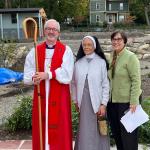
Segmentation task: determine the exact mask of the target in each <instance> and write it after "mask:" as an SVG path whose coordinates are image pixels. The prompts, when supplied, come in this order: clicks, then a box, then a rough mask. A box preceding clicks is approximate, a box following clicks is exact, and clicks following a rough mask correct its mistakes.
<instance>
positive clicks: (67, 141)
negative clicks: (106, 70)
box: [32, 42, 72, 150]
mask: <svg viewBox="0 0 150 150" xmlns="http://www.w3.org/2000/svg"><path fill="white" fill-rule="evenodd" d="M65 49H66V47H65V45H63V44H62V43H61V42H57V43H56V46H55V50H54V54H53V57H52V62H51V68H50V70H51V72H52V79H51V80H50V91H49V99H48V142H49V144H50V150H72V126H71V103H70V102H71V100H70V90H69V85H68V84H61V83H59V82H58V81H57V80H56V79H55V77H56V74H55V70H56V69H57V68H59V67H61V64H62V59H63V55H64V52H65ZM45 51H46V43H45V42H44V43H42V44H40V45H38V46H37V52H38V56H37V57H38V65H39V72H44V62H45ZM40 97H41V112H42V137H43V138H42V139H43V150H45V121H46V118H45V117H46V114H45V113H46V94H45V81H42V82H41V83H40ZM38 114H39V113H38V97H37V87H36V86H35V87H34V97H33V106H32V146H33V147H32V149H33V150H40V134H39V116H38Z"/></svg>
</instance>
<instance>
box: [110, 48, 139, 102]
mask: <svg viewBox="0 0 150 150" xmlns="http://www.w3.org/2000/svg"><path fill="white" fill-rule="evenodd" d="M112 56H113V54H112V55H111V56H110V67H109V71H108V76H109V79H110V87H111V88H110V91H111V94H110V95H111V99H112V102H113V103H128V102H129V103H130V104H139V96H140V94H141V73H140V63H139V60H138V58H137V57H136V55H135V54H134V53H132V52H131V51H129V50H127V49H126V48H124V49H123V50H122V51H121V52H120V53H119V54H118V56H117V59H116V67H115V75H114V78H113V79H112V76H111V73H112V67H111V61H112Z"/></svg>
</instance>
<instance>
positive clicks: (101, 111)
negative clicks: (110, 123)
mask: <svg viewBox="0 0 150 150" xmlns="http://www.w3.org/2000/svg"><path fill="white" fill-rule="evenodd" d="M97 114H98V115H99V116H105V114H106V106H105V105H100V107H99V110H98V113H97Z"/></svg>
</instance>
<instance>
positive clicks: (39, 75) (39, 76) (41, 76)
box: [33, 72, 48, 85]
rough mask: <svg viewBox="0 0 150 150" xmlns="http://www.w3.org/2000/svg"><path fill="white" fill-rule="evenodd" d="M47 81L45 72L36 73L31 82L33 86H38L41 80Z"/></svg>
mask: <svg viewBox="0 0 150 150" xmlns="http://www.w3.org/2000/svg"><path fill="white" fill-rule="evenodd" d="M46 79H48V73H46V72H36V73H35V75H34V76H33V82H34V84H35V85H37V84H39V83H40V82H41V81H42V80H46Z"/></svg>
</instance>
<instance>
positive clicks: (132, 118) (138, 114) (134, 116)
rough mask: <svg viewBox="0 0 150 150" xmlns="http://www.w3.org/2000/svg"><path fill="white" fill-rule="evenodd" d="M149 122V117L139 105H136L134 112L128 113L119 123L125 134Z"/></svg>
mask: <svg viewBox="0 0 150 150" xmlns="http://www.w3.org/2000/svg"><path fill="white" fill-rule="evenodd" d="M148 120H149V116H148V115H147V114H146V112H145V111H144V110H143V109H142V107H141V105H138V106H137V108H136V111H135V112H134V113H131V111H128V112H127V113H126V114H125V115H124V116H123V117H122V118H121V120H120V121H121V123H122V124H123V125H124V127H125V128H126V130H127V132H130V133H131V132H132V131H134V130H135V129H136V128H137V127H138V126H140V125H142V124H143V123H145V122H147V121H148Z"/></svg>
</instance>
